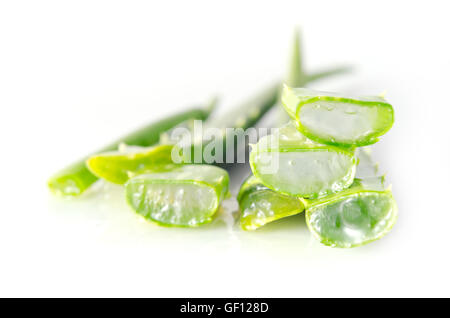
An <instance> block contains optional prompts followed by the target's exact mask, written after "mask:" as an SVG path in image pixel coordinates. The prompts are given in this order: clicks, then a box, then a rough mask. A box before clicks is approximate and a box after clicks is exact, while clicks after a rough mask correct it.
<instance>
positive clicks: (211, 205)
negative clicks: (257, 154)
mask: <svg viewBox="0 0 450 318" xmlns="http://www.w3.org/2000/svg"><path fill="white" fill-rule="evenodd" d="M228 184H229V177H228V173H227V172H226V171H225V170H224V169H221V168H219V167H215V166H211V165H180V166H176V167H174V168H173V169H171V170H169V171H165V172H154V173H148V174H142V175H138V176H136V177H133V178H131V179H130V180H129V181H128V182H127V183H126V184H125V193H126V199H127V202H128V203H129V205H130V206H131V208H132V209H133V210H134V211H136V213H138V214H139V215H141V216H142V217H144V218H145V219H147V220H150V221H153V222H155V223H157V224H159V225H164V226H178V227H196V226H199V225H201V224H205V223H209V222H211V220H212V218H213V216H214V214H215V213H216V211H217V210H218V208H219V205H220V203H221V202H222V200H223V199H224V198H225V197H226V196H227V195H228Z"/></svg>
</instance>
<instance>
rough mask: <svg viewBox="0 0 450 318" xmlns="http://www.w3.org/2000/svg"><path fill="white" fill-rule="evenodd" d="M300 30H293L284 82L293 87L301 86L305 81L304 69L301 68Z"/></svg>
mask: <svg viewBox="0 0 450 318" xmlns="http://www.w3.org/2000/svg"><path fill="white" fill-rule="evenodd" d="M302 52H303V50H302V42H301V36H300V30H299V29H296V30H295V31H294V39H293V41H292V47H291V56H290V60H289V68H288V72H287V76H286V83H287V84H288V85H290V86H293V87H298V86H302V85H304V84H305V82H306V78H307V77H306V76H305V71H304V69H303V54H302Z"/></svg>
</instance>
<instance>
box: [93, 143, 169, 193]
mask: <svg viewBox="0 0 450 318" xmlns="http://www.w3.org/2000/svg"><path fill="white" fill-rule="evenodd" d="M172 148H173V146H172V145H158V146H154V147H149V148H141V147H128V146H126V147H125V150H121V151H114V152H106V153H100V154H97V155H94V156H92V157H90V158H89V159H88V160H87V161H86V165H87V167H88V168H89V170H90V171H91V172H92V173H93V174H94V175H95V176H97V177H98V178H102V179H105V180H107V181H109V182H112V183H117V184H124V183H125V182H127V181H128V179H130V177H132V176H135V175H137V174H141V173H145V172H149V171H152V170H160V169H161V167H163V166H166V165H170V164H172V160H171V152H172Z"/></svg>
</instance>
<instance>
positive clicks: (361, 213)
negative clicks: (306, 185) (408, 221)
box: [304, 149, 397, 247]
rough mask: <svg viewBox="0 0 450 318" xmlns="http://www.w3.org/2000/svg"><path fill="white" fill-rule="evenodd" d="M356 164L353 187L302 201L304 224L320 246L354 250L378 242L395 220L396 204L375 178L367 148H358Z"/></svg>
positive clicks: (382, 179) (374, 169) (375, 167)
mask: <svg viewBox="0 0 450 318" xmlns="http://www.w3.org/2000/svg"><path fill="white" fill-rule="evenodd" d="M357 156H358V159H359V164H358V167H357V175H358V176H363V177H364V178H362V179H359V178H358V179H356V178H355V181H354V182H353V184H352V186H351V187H350V188H348V189H346V190H344V191H342V192H340V193H337V194H335V195H332V196H329V197H326V198H322V199H317V200H304V201H305V203H306V223H307V225H308V227H309V229H310V230H311V232H312V233H313V234H314V235H315V236H316V237H317V238H318V239H319V240H320V242H321V243H322V244H325V245H328V246H332V247H355V246H360V245H364V244H367V243H370V242H372V241H375V240H378V239H380V238H381V237H383V236H384V235H385V234H386V233H388V232H389V231H390V230H391V228H392V227H393V226H394V224H395V222H396V220H397V205H396V203H395V200H394V197H393V196H392V193H391V190H390V189H385V185H384V177H383V176H381V177H377V176H376V174H377V173H378V167H377V165H376V164H374V163H373V162H372V159H371V157H370V149H358V152H357Z"/></svg>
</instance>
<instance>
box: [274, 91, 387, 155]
mask: <svg viewBox="0 0 450 318" xmlns="http://www.w3.org/2000/svg"><path fill="white" fill-rule="evenodd" d="M282 103H283V106H284V108H285V110H286V111H287V113H288V114H289V116H290V117H291V118H293V119H294V120H295V121H296V122H297V126H298V129H299V130H300V131H301V132H302V133H303V134H304V135H305V136H307V137H308V138H311V139H313V140H316V141H318V142H321V143H325V144H332V145H337V146H345V147H349V146H364V145H370V144H373V143H375V142H377V141H378V138H379V137H380V136H382V135H384V134H385V133H386V132H387V131H389V129H390V128H391V127H392V125H393V123H394V110H393V108H392V106H391V104H389V103H388V102H386V100H385V99H384V98H382V97H378V96H373V97H372V96H368V97H353V96H345V95H340V94H337V93H329V92H321V91H315V90H311V89H306V88H291V87H289V86H286V85H285V86H284V88H283V93H282Z"/></svg>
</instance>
